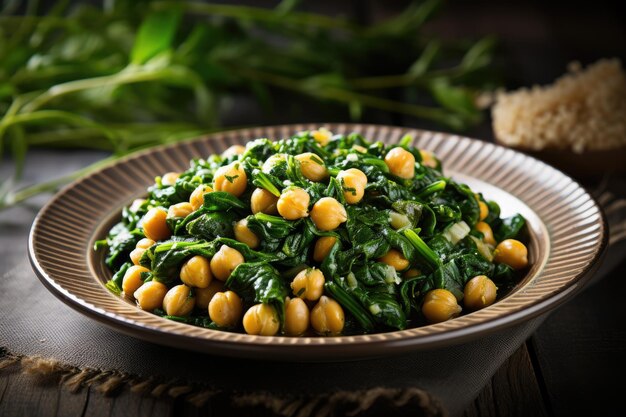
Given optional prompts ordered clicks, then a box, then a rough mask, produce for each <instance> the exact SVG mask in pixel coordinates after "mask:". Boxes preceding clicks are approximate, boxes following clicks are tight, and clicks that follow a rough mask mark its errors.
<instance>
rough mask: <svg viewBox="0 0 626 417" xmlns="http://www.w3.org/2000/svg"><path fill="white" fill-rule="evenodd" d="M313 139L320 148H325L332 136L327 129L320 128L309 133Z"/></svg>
mask: <svg viewBox="0 0 626 417" xmlns="http://www.w3.org/2000/svg"><path fill="white" fill-rule="evenodd" d="M311 136H313V139H314V140H315V141H316V142H317V143H319V144H320V145H322V146H326V145H327V144H328V142H329V141H330V138H332V136H333V134H332V132H331V131H329V130H328V129H326V128H324V127H321V128H319V129H317V130H314V131H312V132H311Z"/></svg>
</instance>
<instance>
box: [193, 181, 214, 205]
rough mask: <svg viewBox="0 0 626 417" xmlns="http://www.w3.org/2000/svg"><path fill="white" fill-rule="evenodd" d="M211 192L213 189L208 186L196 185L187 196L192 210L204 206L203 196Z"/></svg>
mask: <svg viewBox="0 0 626 417" xmlns="http://www.w3.org/2000/svg"><path fill="white" fill-rule="evenodd" d="M211 192H213V188H211V187H210V186H208V185H198V186H197V187H196V189H195V190H193V192H192V193H191V195H190V196H189V204H191V207H192V208H193V210H194V211H195V210H198V209H199V208H200V207H202V205H203V204H204V195H205V194H206V193H211Z"/></svg>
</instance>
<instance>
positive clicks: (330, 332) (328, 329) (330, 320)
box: [311, 295, 345, 336]
mask: <svg viewBox="0 0 626 417" xmlns="http://www.w3.org/2000/svg"><path fill="white" fill-rule="evenodd" d="M344 323H345V315H344V313H343V308H341V306H340V305H339V303H338V302H337V301H335V300H333V299H332V298H328V297H326V296H325V295H323V296H322V297H321V298H320V300H319V302H318V303H317V304H316V305H315V307H313V309H312V310H311V326H312V327H313V329H314V330H315V331H316V332H317V333H319V334H321V335H324V336H336V335H338V334H340V333H341V331H342V330H343V326H344Z"/></svg>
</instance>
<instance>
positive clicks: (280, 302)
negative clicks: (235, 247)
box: [225, 262, 288, 328]
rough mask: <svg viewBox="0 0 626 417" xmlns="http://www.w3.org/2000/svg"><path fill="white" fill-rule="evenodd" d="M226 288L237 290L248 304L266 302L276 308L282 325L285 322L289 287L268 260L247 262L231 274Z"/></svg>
mask: <svg viewBox="0 0 626 417" xmlns="http://www.w3.org/2000/svg"><path fill="white" fill-rule="evenodd" d="M225 286H226V288H228V289H230V290H233V291H234V292H236V293H237V294H238V295H239V296H240V297H241V298H242V299H243V300H244V302H245V303H246V304H248V305H250V304H253V303H265V304H271V305H273V306H274V307H275V308H276V311H277V312H278V317H279V320H280V323H281V328H282V325H283V324H284V322H285V297H286V296H287V294H288V291H287V287H286V285H285V283H284V282H283V280H282V278H281V276H280V274H279V273H278V271H277V270H276V269H275V268H273V267H272V266H271V265H270V264H268V263H266V262H254V263H252V262H245V263H242V264H240V265H238V266H237V267H236V268H235V270H234V271H233V272H232V273H231V274H230V277H228V280H226V284H225Z"/></svg>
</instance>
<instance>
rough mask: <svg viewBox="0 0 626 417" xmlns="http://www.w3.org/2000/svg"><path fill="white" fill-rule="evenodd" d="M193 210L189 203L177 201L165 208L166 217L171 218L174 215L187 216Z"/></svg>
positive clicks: (174, 216)
mask: <svg viewBox="0 0 626 417" xmlns="http://www.w3.org/2000/svg"><path fill="white" fill-rule="evenodd" d="M192 212H193V206H192V205H191V203H187V202H185V203H178V204H172V205H171V206H170V208H169V209H168V210H167V217H168V218H169V219H173V218H176V217H187V216H189V215H190V214H191V213H192Z"/></svg>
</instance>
